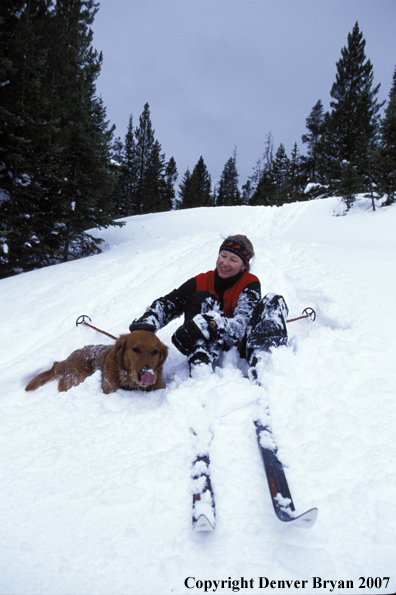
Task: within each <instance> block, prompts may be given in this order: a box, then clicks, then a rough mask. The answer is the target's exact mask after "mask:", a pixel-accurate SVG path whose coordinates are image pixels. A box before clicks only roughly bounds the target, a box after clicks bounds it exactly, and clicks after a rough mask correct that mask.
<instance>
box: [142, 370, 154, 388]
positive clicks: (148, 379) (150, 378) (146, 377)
mask: <svg viewBox="0 0 396 595" xmlns="http://www.w3.org/2000/svg"><path fill="white" fill-rule="evenodd" d="M140 381H141V383H142V384H145V385H147V386H148V385H150V384H154V382H155V376H154V374H153V373H152V372H151V371H150V370H149V371H148V372H144V373H143V374H142V375H141V377H140Z"/></svg>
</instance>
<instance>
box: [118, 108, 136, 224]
mask: <svg viewBox="0 0 396 595" xmlns="http://www.w3.org/2000/svg"><path fill="white" fill-rule="evenodd" d="M120 153H121V154H120V165H119V167H120V170H119V174H118V181H117V185H116V187H115V194H114V201H115V203H116V205H117V214H118V216H120V217H128V216H130V215H133V214H134V213H135V212H136V210H137V209H136V203H135V195H136V188H137V166H136V145H135V138H134V132H133V117H132V114H131V115H130V116H129V121H128V127H127V132H126V135H125V141H124V144H123V148H122V150H121V152H120Z"/></svg>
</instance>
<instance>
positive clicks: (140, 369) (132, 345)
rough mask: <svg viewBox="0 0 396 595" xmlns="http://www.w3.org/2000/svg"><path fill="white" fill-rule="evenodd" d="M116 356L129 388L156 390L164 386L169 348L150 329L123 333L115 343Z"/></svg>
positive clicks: (124, 380) (124, 381)
mask: <svg viewBox="0 0 396 595" xmlns="http://www.w3.org/2000/svg"><path fill="white" fill-rule="evenodd" d="M114 357H115V359H116V361H117V364H118V366H119V369H120V371H121V372H122V376H123V384H124V383H125V385H126V386H128V387H129V388H140V389H142V390H155V389H156V388H163V384H162V366H163V364H164V362H165V360H166V358H167V357H168V348H167V346H166V345H164V344H163V343H162V342H161V341H160V340H159V339H158V337H156V336H155V335H154V333H152V332H150V331H142V330H138V331H133V332H132V333H129V335H121V337H120V338H119V339H117V341H116V343H115V345H114Z"/></svg>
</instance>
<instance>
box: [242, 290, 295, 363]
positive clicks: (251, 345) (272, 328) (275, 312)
mask: <svg viewBox="0 0 396 595" xmlns="http://www.w3.org/2000/svg"><path fill="white" fill-rule="evenodd" d="M288 314H289V310H288V307H287V306H286V303H285V300H284V299H283V297H282V296H281V295H278V294H275V293H268V294H267V295H266V296H265V297H263V298H262V300H260V302H259V303H258V304H257V306H256V307H255V309H254V310H253V313H252V316H251V318H250V321H249V323H248V326H247V329H246V337H245V346H244V351H245V353H243V352H242V354H241V355H243V356H244V357H245V358H246V359H247V361H248V363H249V365H250V366H253V367H254V366H255V365H256V363H257V361H258V360H259V359H260V357H262V356H263V354H264V353H268V352H269V351H270V348H271V347H278V346H279V345H286V344H287V328H286V320H287V316H288Z"/></svg>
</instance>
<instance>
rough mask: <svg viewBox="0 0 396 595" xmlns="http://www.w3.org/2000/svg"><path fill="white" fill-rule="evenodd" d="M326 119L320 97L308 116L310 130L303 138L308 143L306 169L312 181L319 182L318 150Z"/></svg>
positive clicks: (307, 123)
mask: <svg viewBox="0 0 396 595" xmlns="http://www.w3.org/2000/svg"><path fill="white" fill-rule="evenodd" d="M323 120H324V114H323V104H322V102H321V100H320V99H319V100H318V101H317V102H316V104H315V105H314V107H313V108H312V111H311V113H310V115H309V116H308V118H307V119H306V127H307V129H308V132H307V133H306V134H303V136H302V137H301V140H302V142H303V143H307V145H308V150H307V153H308V158H307V159H306V160H305V164H304V165H305V169H306V171H307V175H308V176H309V180H310V181H311V182H317V181H318V180H317V152H318V145H319V141H320V138H321V133H322V125H323Z"/></svg>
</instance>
